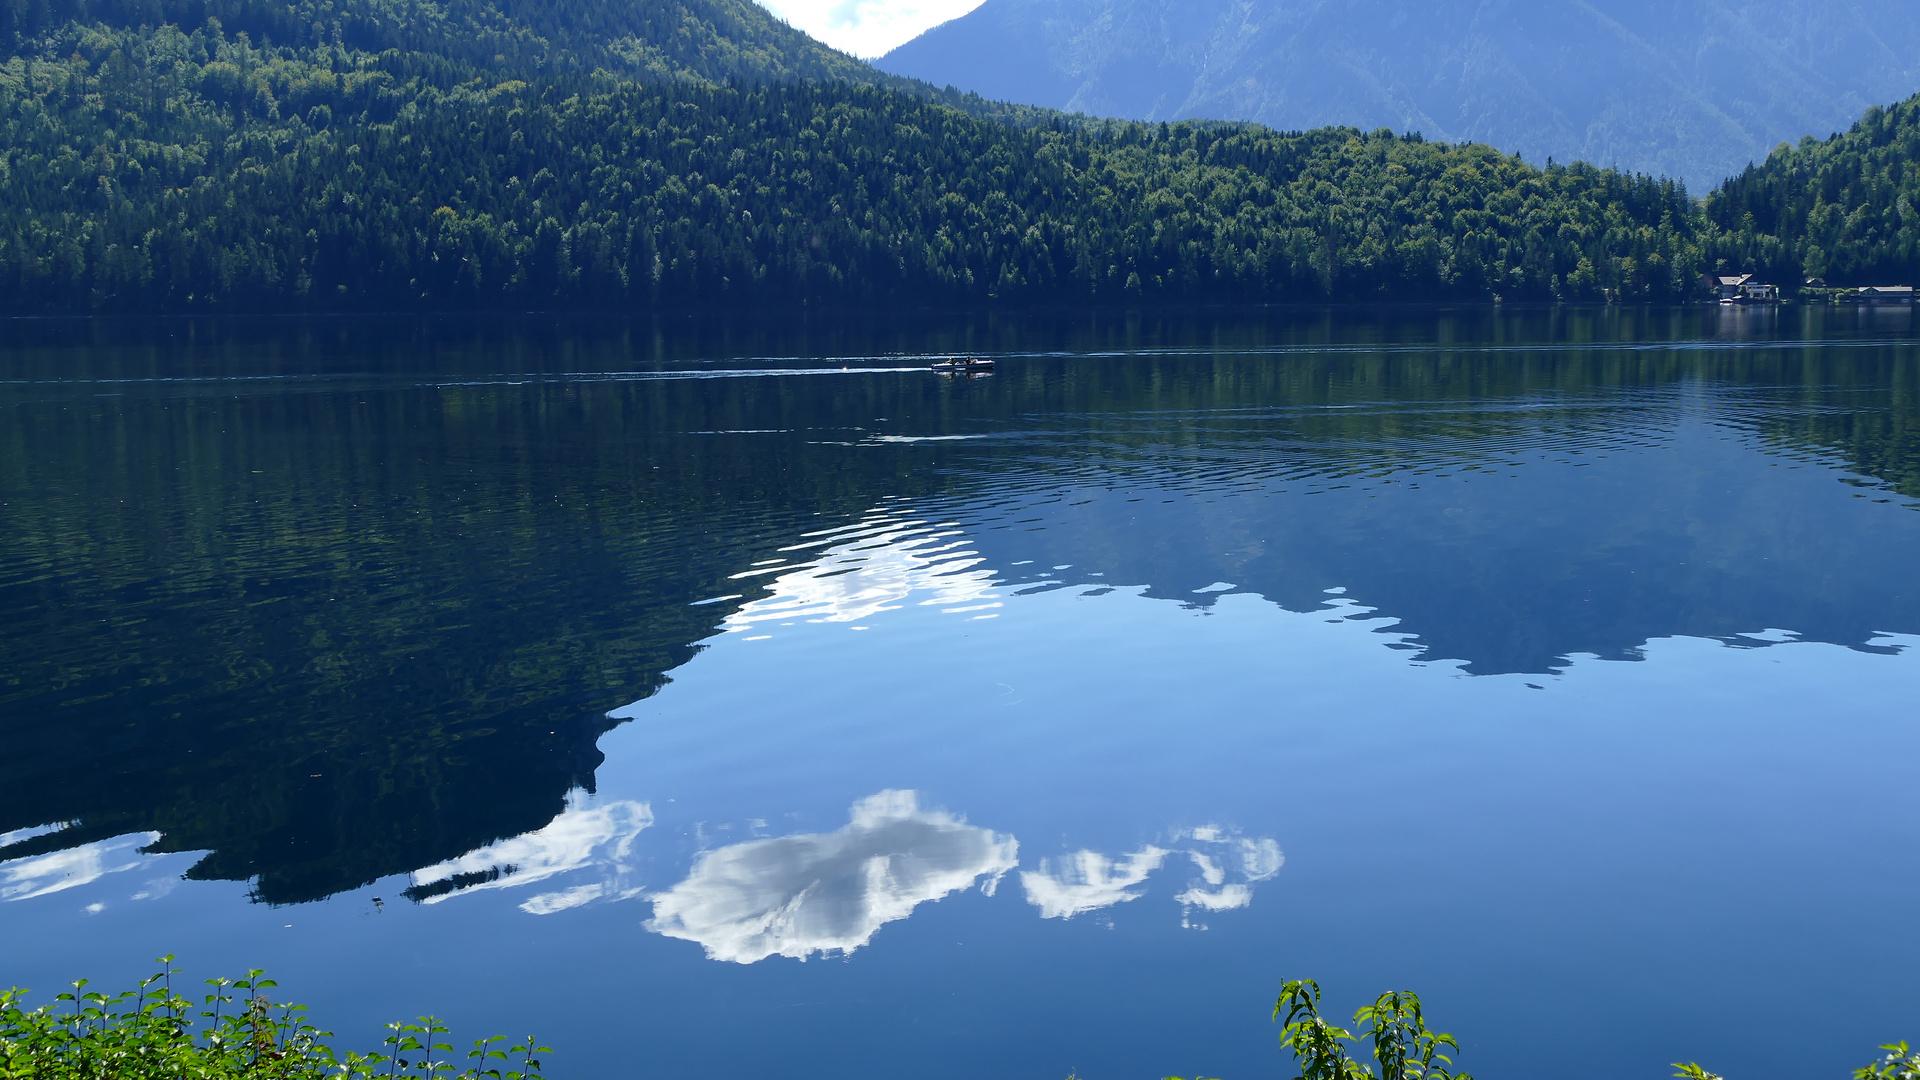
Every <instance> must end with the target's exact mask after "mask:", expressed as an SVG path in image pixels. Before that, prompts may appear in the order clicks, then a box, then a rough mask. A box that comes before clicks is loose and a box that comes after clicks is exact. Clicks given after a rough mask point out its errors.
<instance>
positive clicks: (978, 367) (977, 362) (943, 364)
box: [933, 356, 993, 375]
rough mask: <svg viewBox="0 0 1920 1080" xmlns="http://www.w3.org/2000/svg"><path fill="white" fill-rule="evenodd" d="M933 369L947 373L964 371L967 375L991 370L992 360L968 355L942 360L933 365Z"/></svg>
mask: <svg viewBox="0 0 1920 1080" xmlns="http://www.w3.org/2000/svg"><path fill="white" fill-rule="evenodd" d="M933 370H935V371H944V372H949V373H959V372H966V373H967V374H969V375H973V374H977V373H980V372H984V371H992V370H993V361H991V360H981V359H979V358H977V357H972V356H969V357H967V358H966V359H965V360H942V361H940V362H939V363H936V364H934V365H933Z"/></svg>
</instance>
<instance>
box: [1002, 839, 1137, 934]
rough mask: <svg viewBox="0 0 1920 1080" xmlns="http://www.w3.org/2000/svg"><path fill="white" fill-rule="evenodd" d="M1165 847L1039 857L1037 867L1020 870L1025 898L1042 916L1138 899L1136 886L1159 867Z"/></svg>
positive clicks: (1068, 914)
mask: <svg viewBox="0 0 1920 1080" xmlns="http://www.w3.org/2000/svg"><path fill="white" fill-rule="evenodd" d="M1167 854H1168V852H1167V849H1165V848H1159V847H1152V846H1148V847H1144V848H1141V849H1140V850H1139V851H1136V852H1134V853H1133V854H1131V855H1122V856H1120V857H1119V858H1109V857H1107V856H1105V855H1102V854H1100V853H1099V852H1097V851H1076V852H1074V853H1073V854H1071V855H1065V856H1062V857H1060V858H1058V859H1042V860H1040V869H1039V870H1038V871H1033V870H1024V871H1021V873H1020V885H1021V887H1023V888H1024V889H1026V891H1027V902H1028V903H1030V904H1032V905H1034V906H1035V907H1037V908H1039V909H1040V917H1041V918H1043V919H1071V918H1073V917H1074V916H1075V915H1078V914H1080V913H1082V912H1086V911H1094V910H1096V909H1098V908H1103V907H1112V906H1113V905H1115V904H1122V903H1125V902H1127V901H1128V900H1134V899H1138V898H1139V897H1140V895H1141V894H1140V892H1138V891H1137V890H1136V886H1138V885H1140V884H1141V883H1143V882H1145V881H1146V880H1147V875H1148V874H1151V873H1153V872H1154V871H1155V870H1158V869H1160V864H1161V862H1163V861H1164V860H1165V859H1166V857H1167Z"/></svg>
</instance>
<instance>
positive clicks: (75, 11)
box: [0, 0, 1920, 313]
mask: <svg viewBox="0 0 1920 1080" xmlns="http://www.w3.org/2000/svg"><path fill="white" fill-rule="evenodd" d="M576 9H577V10H576ZM0 41H5V42H10V43H11V44H10V46H9V47H8V51H9V53H10V55H9V56H8V57H7V59H6V60H5V62H4V65H3V66H0V309H3V310H6V311H9V312H14V313H61V312H86V311H115V312H127V311H183V310H226V311H292V310H310V311H327V310H368V309H462V308H481V307H485V308H494V307H500V306H503V305H504V306H513V307H522V308H536V309H546V308H572V307H585V308H600V309H646V308H680V307H685V306H689V305H732V304H739V303H755V304H767V303H773V304H801V303H808V304H823V305H835V304H848V305H857V304H871V303H880V302H885V303H890V304H897V303H909V304H967V303H979V302H984V301H1004V302H1021V303H1030V302H1041V303H1052V302H1071V303H1084V302H1089V301H1092V302H1126V303H1136V302H1156V301H1173V302H1233V301H1313V300H1325V299H1334V300H1346V299H1380V298H1384V299H1413V300H1433V299H1463V300H1485V299H1492V298H1507V299H1531V300H1547V299H1582V300H1599V299H1620V300H1650V301H1670V300H1677V299H1682V298H1685V297H1688V296H1690V295H1693V292H1694V289H1695V287H1696V286H1695V282H1696V281H1697V279H1698V278H1699V275H1700V274H1701V273H1702V272H1704V271H1712V270H1732V269H1767V270H1769V271H1771V272H1774V273H1776V274H1779V273H1783V272H1786V271H1797V269H1798V267H1797V263H1796V261H1797V260H1804V261H1806V262H1807V263H1808V265H1809V266H1814V265H1815V264H1817V269H1818V270H1820V271H1823V272H1827V273H1829V274H1845V273H1853V272H1858V273H1868V272H1871V273H1874V274H1877V275H1879V276H1880V277H1885V278H1889V279H1891V278H1900V279H1903V280H1904V278H1905V277H1906V273H1905V271H1904V269H1903V268H1905V267H1909V266H1911V265H1912V262H1913V258H1914V246H1913V243H1912V242H1911V240H1910V239H1906V237H1908V236H1909V233H1910V231H1911V228H1912V227H1911V225H1909V224H1905V222H1907V221H1908V219H1909V218H1910V217H1911V215H1912V209H1911V207H1910V206H1909V205H1908V203H1907V202H1906V201H1905V197H1904V195H1903V194H1902V193H1903V192H1904V191H1905V190H1906V189H1905V188H1904V187H1903V186H1902V183H1903V177H1904V173H1903V172H1902V171H1901V169H1902V164H1901V163H1902V162H1903V161H1904V160H1905V157H1906V156H1907V154H1908V153H1910V151H1911V146H1910V143H1911V142H1912V141H1913V139H1915V138H1920V135H1914V134H1912V133H1911V130H1910V129H1911V117H1912V113H1913V109H1914V106H1912V105H1906V106H1901V107H1899V108H1897V109H1895V110H1892V111H1886V112H1883V111H1876V112H1875V113H1873V114H1870V115H1869V117H1868V118H1867V120H1865V121H1863V122H1862V125H1861V127H1860V128H1857V129H1856V130H1855V131H1854V132H1851V133H1849V134H1847V135H1844V136H1840V137H1838V138H1837V139H1836V140H1835V141H1834V142H1832V143H1828V144H1819V145H1815V144H1808V145H1805V146H1803V147H1802V148H1800V149H1798V150H1791V151H1784V152H1782V153H1780V154H1776V155H1775V157H1774V158H1772V159H1770V160H1769V161H1768V162H1767V163H1765V164H1764V165H1762V166H1760V167H1758V168H1756V169H1753V170H1749V172H1748V173H1747V174H1746V175H1744V176H1742V177H1740V178H1738V179H1736V180H1734V181H1732V182H1730V183H1729V185H1728V186H1727V188H1726V189H1725V190H1723V191H1721V192H1717V193H1715V195H1714V196H1713V197H1711V198H1710V199H1709V200H1708V201H1707V202H1706V204H1705V206H1704V207H1703V206H1702V205H1701V204H1700V203H1697V202H1696V201H1694V200H1692V199H1691V198H1689V196H1688V195H1687V193H1686V192H1685V191H1684V190H1682V189H1681V188H1680V187H1679V186H1678V185H1676V184H1673V183H1671V182H1667V181H1663V180H1657V179H1653V178H1648V177H1644V176H1635V175H1627V174H1622V173H1618V172H1614V171H1610V170H1604V169H1596V168H1593V167H1590V166H1586V165H1582V164H1575V165H1569V166H1563V165H1556V164H1552V163H1549V164H1548V165H1547V166H1546V167H1545V168H1538V167H1535V166H1533V165H1530V164H1527V163H1524V162H1522V161H1521V160H1519V159H1518V158H1517V157H1513V156H1505V155H1502V154H1500V153H1498V152H1497V151H1495V150H1493V149H1491V148H1489V147H1486V146H1480V145H1471V144H1463V145H1452V144H1440V143H1432V142H1426V141H1424V140H1422V139H1421V138H1419V137H1418V136H1417V135H1409V136H1395V135H1393V134H1391V133H1389V132H1386V131H1384V130H1383V131H1378V132H1373V133H1364V132H1360V131H1357V130H1352V129H1340V128H1329V129H1321V130H1317V131H1310V132H1304V133H1300V132H1292V133H1288V132H1276V131H1272V130H1269V129H1266V128H1262V127H1259V126H1255V125H1241V124H1231V125H1230V124H1175V125H1164V124H1163V125H1144V124H1135V123H1123V122H1102V121H1093V120H1088V119H1087V118H1084V117H1069V116H1065V115H1061V114H1053V113H1047V112H1044V111H1041V110H1031V109H1018V108H1014V107H1008V106H996V105H993V104H991V103H987V102H984V101H981V100H979V99H977V98H967V97H963V96H961V95H958V94H956V93H954V92H952V91H939V90H936V89H935V88H932V87H928V86H925V85H922V84H915V83H911V82H909V81H907V80H903V79H898V78H895V77H892V76H886V75H882V74H880V73H878V72H875V71H873V70H872V69H870V68H867V67H865V66H864V65H862V64H860V63H859V62H858V61H855V60H853V59H851V58H849V57H845V56H843V55H841V54H838V53H834V52H832V51H831V50H828V49H826V48H825V47H824V46H821V45H819V44H817V43H815V42H813V41H811V39H808V38H806V37H805V36H804V35H801V34H799V33H798V32H797V31H794V30H792V29H790V28H788V27H786V26H784V25H782V24H780V23H778V22H777V21H775V20H773V19H771V18H770V17H768V16H767V15H766V14H765V13H764V12H763V11H761V9H759V8H758V7H755V6H754V5H752V4H750V3H747V2H746V0H628V2H625V3H612V4H605V5H545V4H535V3H531V2H527V0H485V2H476V0H460V2H457V3H447V4H444V5H437V4H429V3H424V2H419V0H405V2H402V0H298V2H295V3H287V2H285V0H278V2H275V0H59V2H58V3H57V4H55V3H53V2H52V0H0ZM1903 110H1904V111H1903ZM1903 125H1904V127H1903ZM1899 130H1907V131H1908V132H1909V133H1908V134H1907V135H1905V136H1902V135H1899V134H1898V131H1899ZM1849 163H1852V164H1849ZM1896 223H1898V228H1895V227H1894V225H1895V224H1896ZM1902 230H1904V231H1902ZM1793 280H1796V281H1797V277H1796V278H1794V279H1793Z"/></svg>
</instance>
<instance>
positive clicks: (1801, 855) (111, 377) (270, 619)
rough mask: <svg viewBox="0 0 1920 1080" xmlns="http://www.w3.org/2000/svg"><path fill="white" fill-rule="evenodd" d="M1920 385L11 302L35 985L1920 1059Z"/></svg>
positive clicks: (15, 898) (1720, 347) (1870, 350)
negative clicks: (29, 315) (1301, 1015)
mask: <svg viewBox="0 0 1920 1080" xmlns="http://www.w3.org/2000/svg"><path fill="white" fill-rule="evenodd" d="M966 351H970V352H976V353H980V354H984V355H992V356H994V357H995V358H996V359H997V360H998V367H997V370H996V372H995V373H994V374H993V375H992V376H990V377H976V378H951V377H944V376H938V375H934V374H932V373H930V372H928V371H926V370H925V365H926V364H927V363H928V362H929V360H930V359H931V358H932V357H934V356H939V355H946V354H950V353H954V352H966ZM1917 391H1920V349H1916V347H1915V342H1914V326H1913V318H1912V314H1911V313H1910V312H1906V311H1884V310H1883V311H1839V312H1830V311H1823V310H1819V309H1813V310H1800V309H1789V310H1785V311H1781V312H1756V311H1738V312H1723V311H1719V310H1713V309H1708V310H1671V311H1666V310H1657V311H1647V310H1633V309H1626V310H1579V309H1557V310H1531V311H1529V310H1520V311H1507V312H1484V311H1481V312H1446V311H1440V312H1435V311H1432V310H1420V311H1384V312H1368V311H1347V312H1258V313H1237V314H1236V313H1214V314H1206V315H1186V316H1168V317H1137V316H1136V317H1132V318H1126V317H1104V316H1084V317H1072V318H1067V317H1041V316H1025V317H1010V316H1003V317H997V318H992V319H952V320H944V321H937V320H914V319H908V318H904V317H903V318H900V319H898V320H879V321H874V322H868V323H862V324H851V323H847V322H832V321H821V322H818V323H812V324H805V325H759V324H751V323H733V324H708V323H698V322H693V321H688V322H671V323H665V324H657V325H655V324H646V325H641V324H624V323H622V324H608V323H582V322H557V321H539V320H517V321H509V320H499V321H495V322H486V323H480V324H472V323H461V322H437V321H425V322H422V321H384V322H383V321H356V322H311V323H285V322H267V321H261V322H246V321H239V322H227V323H199V322H167V323H97V324H72V323H30V322H29V323H16V324H13V325H12V326H10V327H9V328H8V337H7V338H6V341H5V343H4V344H0V417H4V419H3V420H0V434H3V436H4V440H5V442H4V452H0V615H4V619H0V749H3V750H4V753H0V927H4V929H5V933H4V935H0V982H8V983H18V984H22V985H27V986H32V987H36V988H41V989H43V990H46V991H47V992H49V993H50V992H51V991H52V990H53V989H55V988H57V987H59V986H60V985H61V984H64V983H65V982H66V981H67V980H68V979H71V978H74V977H77V976H79V975H86V976H89V977H92V978H94V979H96V980H100V981H116V980H117V981H125V980H128V979H130V978H132V977H134V976H135V975H136V974H140V973H144V972H145V971H146V970H147V968H148V965H147V964H146V962H145V961H146V959H147V958H148V957H150V956H153V955H156V954H158V953H161V952H173V953H177V954H179V955H180V956H181V957H182V959H183V962H184V963H185V965H186V966H187V967H188V968H189V970H190V971H191V972H192V973H194V974H196V975H210V974H215V973H233V972H237V971H239V970H241V969H244V968H246V967H253V966H259V967H266V968H269V969H270V970H271V971H272V972H273V973H274V974H275V975H276V977H278V978H279V979H280V981H281V982H282V984H283V985H284V986H285V987H286V988H287V989H288V991H289V992H290V993H292V994H293V995H294V996H296V997H298V998H301V999H302V1000H305V1001H308V1002H309V1003H311V1004H312V1005H313V1006H314V1007H315V1010H316V1012H317V1013H318V1015H319V1016H320V1017H321V1018H323V1019H324V1020H325V1021H326V1026H329V1027H331V1028H332V1029H334V1030H335V1031H337V1032H339V1033H340V1034H341V1036H342V1040H343V1041H345V1042H349V1043H357V1044H366V1045H371V1044H372V1043H373V1042H374V1041H375V1040H376V1039H377V1037H378V1030H379V1024H380V1023H382V1022H384V1021H386V1020H389V1019H393V1018H396V1017H401V1016H411V1015H413V1014H416V1013H419V1012H424V1011H429V1010H431V1011H434V1012H437V1013H439V1014H440V1015H442V1016H445V1017H448V1018H449V1019H450V1020H451V1021H452V1022H453V1024H454V1026H455V1029H456V1034H459V1033H462V1032H465V1033H470V1034H473V1035H478V1034H481V1033H483V1031H484V1032H487V1033H490V1032H492V1031H494V1030H513V1031H518V1030H521V1029H524V1028H531V1029H532V1030H535V1031H537V1032H538V1033H540V1035H541V1036H542V1037H543V1039H545V1040H547V1041H549V1042H552V1043H553V1044H554V1045H556V1046H558V1047H560V1051H559V1052H558V1053H556V1054H555V1055H554V1057H553V1060H552V1064H553V1066H554V1071H555V1074H556V1075H562V1076H574V1077H616V1076H621V1077H624V1076H667V1075H684V1074H688V1073H693V1072H707V1073H712V1074H717V1075H779V1076H813V1075H821V1076H825V1075H836V1076H839V1075H859V1076H867V1075H882V1074H887V1075H891V1074H893V1073H897V1072H899V1071H901V1070H903V1069H906V1070H911V1071H914V1072H916V1073H923V1074H927V1075H932V1076H955V1077H958V1076H975V1075H983V1074H994V1075H1013V1076H1031V1077H1035V1078H1049V1080H1053V1078H1058V1077H1062V1076H1066V1075H1067V1074H1068V1073H1069V1072H1070V1071H1074V1072H1077V1074H1078V1075H1080V1076H1083V1077H1090V1078H1101V1077H1115V1078H1118V1077H1143V1078H1144V1077H1160V1076H1165V1075H1169V1074H1176V1073H1177V1074H1180V1075H1189V1076H1190V1075H1193V1071H1199V1072H1202V1073H1204V1074H1205V1075H1208V1076H1223V1077H1228V1078H1237V1077H1252V1076H1265V1075H1291V1073H1290V1072H1285V1071H1284V1070H1286V1068H1287V1064H1286V1063H1285V1062H1284V1061H1282V1060H1281V1059H1280V1058H1279V1056H1278V1054H1277V1053H1276V1050H1275V1048H1274V1034H1275V1032H1274V1031H1273V1030H1272V1027H1271V1025H1270V1024H1269V1023H1268V1021H1267V1012H1268V1010H1270V1008H1271V1002H1272V998H1273V995H1274V993H1275V992H1276V991H1277V989H1278V986H1279V984H1280V982H1281V981H1283V980H1284V979H1287V978H1291V977H1299V976H1312V977H1316V978H1318V979H1320V980H1321V981H1322V982H1323V984H1325V985H1326V987H1327V989H1328V995H1329V1003H1330V1004H1331V1005H1332V1006H1333V1008H1334V1010H1335V1011H1336V1012H1342V1013H1344V1012H1349V1011H1351V1009H1352V1008H1354V1007H1356V1006H1358V1005H1359V1004H1361V1003H1362V1002H1363V1000H1364V999H1368V998H1370V997H1371V996H1372V995H1373V994H1374V993H1377V992H1379V991H1381V990H1384V989H1388V988H1412V989H1415V990H1418V991H1420V992H1421V993H1422V994H1423V995H1424V996H1425V998H1426V1000H1427V1002H1428V1007H1429V1011H1430V1015H1431V1016H1432V1017H1433V1018H1434V1019H1435V1020H1436V1021H1437V1022H1438V1023H1439V1024H1440V1026H1442V1027H1444V1028H1447V1029H1450V1030H1453V1031H1455V1032H1456V1033H1458V1034H1459V1035H1460V1036H1461V1038H1462V1043H1463V1047H1464V1053H1463V1055H1462V1058H1461V1064H1462V1065H1463V1066H1464V1067H1466V1068H1468V1069H1469V1070H1471V1071H1472V1072H1474V1073H1475V1074H1476V1075H1479V1076H1481V1077H1483V1078H1487V1077H1492V1078H1498V1077H1503V1076H1514V1077H1517V1076H1523V1075H1531V1074H1533V1073H1535V1072H1537V1071H1538V1070H1539V1069H1540V1068H1541V1067H1542V1063H1545V1062H1553V1063H1554V1067H1555V1068H1556V1069H1559V1070H1560V1071H1563V1072H1569V1073H1571V1074H1574V1075H1579V1076H1589V1075H1590V1076H1594V1077H1600V1076H1608V1077H1612V1076H1620V1075H1629V1074H1632V1075H1646V1076H1662V1075H1665V1074H1666V1073H1667V1072H1670V1071H1671V1069H1670V1068H1669V1067H1668V1066H1667V1064H1666V1063H1667V1062H1671V1061H1675V1060H1693V1059H1698V1060H1700V1061H1702V1062H1703V1063H1705V1064H1707V1065H1708V1067H1709V1068H1712V1069H1714V1070H1715V1071H1717V1072H1721V1073H1724V1074H1727V1075H1730V1076H1736V1077H1740V1078H1742V1080H1764V1078H1767V1077H1774V1076H1779V1077H1785V1076H1789V1075H1793V1076H1803V1075H1815V1074H1825V1075H1836V1076H1837V1075H1840V1074H1841V1073H1842V1072H1843V1070H1847V1069H1850V1068H1852V1067H1855V1066H1857V1065H1859V1064H1861V1063H1862V1062H1863V1061H1864V1060H1865V1059H1866V1057H1867V1056H1868V1054H1869V1052H1870V1051H1871V1050H1872V1048H1873V1047H1874V1046H1875V1045H1876V1044H1877V1043H1880V1042H1884V1041H1887V1040H1890V1039H1894V1038H1901V1037H1907V1038H1912V1037H1915V1036H1916V1035H1920V1022H1917V1021H1920V1016H1916V1008H1915V1005H1916V1001H1917V1000H1920V999H1917V998H1916V990H1920V986H1916V977H1915V976H1914V975H1913V974H1912V972H1914V971H1915V970H1916V964H1915V960H1916V959H1920V957H1917V956H1916V952H1917V951H1920V950H1916V947H1915V945H1914V943H1913V938H1912V935H1911V934H1909V933H1907V932H1906V928H1907V925H1908V923H1909V922H1910V918H1911V911H1912V910H1913V904H1914V900H1915V898H1916V895H1917V894H1920V872H1917V871H1916V869H1915V866H1916V861H1915V859H1914V852H1915V840H1916V839H1917V838H1920V822H1916V821H1915V818H1914V814H1913V812H1912V810H1911V801H1912V800H1911V795H1910V792H1911V790H1912V781H1911V773H1912V768H1911V762H1912V761H1913V760H1915V753H1916V751H1920V730H1916V725H1914V724H1913V722H1912V720H1911V714H1912V705H1911V702H1912V700H1913V697H1914V690H1915V688H1916V687H1920V670H1917V669H1916V668H1915V663H1916V657H1917V656H1920V654H1916V652H1915V651H1914V650H1913V649H1912V646H1913V645H1914V644H1915V643H1916V641H1917V640H1920V639H1917V638H1916V637H1915V635H1920V514H1916V513H1915V512H1914V511H1915V509H1916V506H1920V400H1916V392H1917ZM1782 1032H1787V1033H1791V1034H1790V1035H1789V1036H1787V1037H1783V1036H1782V1034H1781V1033H1782Z"/></svg>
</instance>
